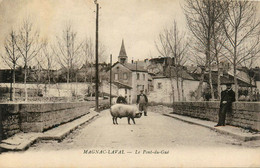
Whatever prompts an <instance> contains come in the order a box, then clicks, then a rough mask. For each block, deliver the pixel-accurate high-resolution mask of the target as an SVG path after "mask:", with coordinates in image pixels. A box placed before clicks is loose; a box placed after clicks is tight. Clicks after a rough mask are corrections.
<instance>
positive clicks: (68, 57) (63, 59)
mask: <svg viewBox="0 0 260 168" xmlns="http://www.w3.org/2000/svg"><path fill="white" fill-rule="evenodd" d="M76 37H77V33H76V32H75V31H73V30H72V27H71V25H67V26H66V27H65V29H64V30H63V32H62V36H61V37H57V46H56V47H53V52H54V54H55V55H56V56H57V58H58V63H59V64H60V66H61V67H62V68H64V69H66V71H67V83H69V82H70V81H71V79H70V78H71V75H72V72H73V69H76V68H78V67H79V64H81V62H82V61H81V60H80V58H81V57H80V56H81V55H80V54H81V53H80V52H81V51H80V49H81V47H82V42H80V43H79V42H78V41H77V38H76Z"/></svg>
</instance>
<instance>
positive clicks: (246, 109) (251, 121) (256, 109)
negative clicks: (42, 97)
mask: <svg viewBox="0 0 260 168" xmlns="http://www.w3.org/2000/svg"><path fill="white" fill-rule="evenodd" d="M160 104H162V103H160ZM162 105H166V106H169V107H172V106H173V107H174V108H173V113H175V114H180V115H185V116H190V117H194V118H200V119H204V120H210V121H214V122H216V123H217V121H218V111H219V102H174V103H173V104H162ZM232 109H233V110H232V111H231V112H229V113H227V117H226V123H227V124H228V125H233V126H238V127H242V128H247V129H251V130H255V131H260V103H256V102H235V103H233V108H232Z"/></svg>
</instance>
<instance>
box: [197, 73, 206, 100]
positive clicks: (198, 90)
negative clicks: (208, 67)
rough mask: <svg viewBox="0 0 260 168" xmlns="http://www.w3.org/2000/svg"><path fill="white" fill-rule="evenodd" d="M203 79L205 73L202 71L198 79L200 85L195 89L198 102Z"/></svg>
mask: <svg viewBox="0 0 260 168" xmlns="http://www.w3.org/2000/svg"><path fill="white" fill-rule="evenodd" d="M204 77H205V72H204V71H202V74H201V78H200V83H199V86H198V89H197V94H196V100H199V99H200V98H201V94H202V86H203V82H204Z"/></svg>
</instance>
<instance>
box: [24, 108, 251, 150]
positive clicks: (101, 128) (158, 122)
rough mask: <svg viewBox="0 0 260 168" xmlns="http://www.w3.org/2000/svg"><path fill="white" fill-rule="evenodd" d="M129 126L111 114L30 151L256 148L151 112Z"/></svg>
mask: <svg viewBox="0 0 260 168" xmlns="http://www.w3.org/2000/svg"><path fill="white" fill-rule="evenodd" d="M135 121H136V124H135V125H133V124H131V125H128V123H127V118H122V119H118V125H113V124H112V118H111V115H110V113H109V111H104V112H102V113H100V116H99V117H98V118H97V119H95V120H94V121H92V122H91V123H89V124H85V125H83V126H82V127H80V128H79V129H77V130H76V131H74V132H73V133H71V134H70V135H69V136H68V137H66V138H65V139H64V140H63V141H62V142H57V141H42V142H41V143H36V144H34V145H33V146H32V147H30V148H29V150H28V151H42V150H71V149H104V148H109V149H125V148H134V149H144V148H145V149H155V148H156V149H157V148H160V149H169V148H176V147H196V148H200V147H201V148H205V147H214V148H215V147H221V148H225V147H229V148H241V146H243V147H248V148H250V147H255V145H251V144H250V143H245V142H242V141H239V140H236V139H234V138H232V137H230V136H226V135H222V134H220V133H217V132H215V131H212V130H210V129H207V128H204V127H201V126H197V125H192V124H188V123H185V122H182V121H179V120H176V119H173V118H170V117H166V116H163V115H161V114H160V113H155V112H150V113H149V115H148V116H142V117H141V118H137V119H135Z"/></svg>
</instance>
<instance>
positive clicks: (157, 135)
mask: <svg viewBox="0 0 260 168" xmlns="http://www.w3.org/2000/svg"><path fill="white" fill-rule="evenodd" d="M153 111H154V110H153ZM162 111H163V110H157V111H156V110H155V111H154V112H151V111H148V116H146V117H145V116H142V117H141V118H137V119H135V121H136V124H135V125H134V124H131V125H128V124H127V119H126V118H122V119H118V123H119V124H118V125H113V124H112V118H111V116H110V113H109V111H108V110H106V111H103V112H101V113H100V115H99V117H98V118H96V119H94V120H92V121H91V122H90V123H86V124H84V125H82V126H81V127H79V128H78V129H76V130H75V131H73V132H72V133H71V134H69V135H68V136H67V137H66V138H65V139H64V140H63V141H61V142H57V141H41V142H38V143H35V144H33V145H32V146H31V147H30V148H29V149H28V150H26V151H24V152H7V153H4V154H2V155H0V165H1V166H3V167H26V168H29V167H32V168H35V167H212V166H214V167H222V166H231V167H238V166H239V167H241V166H242V167H248V166H254V167H259V166H260V162H259V160H260V159H259V158H260V150H259V149H260V147H259V146H260V145H259V144H260V143H259V141H258V142H241V141H239V140H236V139H233V138H232V137H230V136H226V135H222V134H220V133H217V132H215V131H212V130H210V129H207V128H204V127H201V126H197V125H192V124H188V123H185V122H182V121H179V120H176V119H173V118H170V117H166V116H163V115H162V114H161V112H162Z"/></svg>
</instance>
